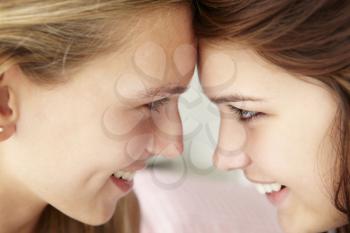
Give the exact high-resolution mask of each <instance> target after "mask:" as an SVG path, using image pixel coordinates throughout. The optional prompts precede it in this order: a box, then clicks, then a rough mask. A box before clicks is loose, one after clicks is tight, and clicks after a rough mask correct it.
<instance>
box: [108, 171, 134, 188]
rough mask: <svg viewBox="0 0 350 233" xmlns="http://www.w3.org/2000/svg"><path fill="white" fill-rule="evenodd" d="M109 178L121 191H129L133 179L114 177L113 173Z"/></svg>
mask: <svg viewBox="0 0 350 233" xmlns="http://www.w3.org/2000/svg"><path fill="white" fill-rule="evenodd" d="M111 180H112V182H113V183H114V184H115V185H116V186H117V188H119V189H120V190H121V191H123V192H129V191H130V190H131V189H132V188H133V186H134V181H133V180H126V179H121V178H118V177H115V176H114V175H112V176H111Z"/></svg>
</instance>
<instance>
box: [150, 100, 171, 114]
mask: <svg viewBox="0 0 350 233" xmlns="http://www.w3.org/2000/svg"><path fill="white" fill-rule="evenodd" d="M169 101H170V99H169V98H163V99H160V100H157V101H154V102H151V103H149V104H146V107H147V108H148V109H149V110H150V111H156V112H159V109H160V107H162V106H163V105H165V104H166V103H168V102H169Z"/></svg>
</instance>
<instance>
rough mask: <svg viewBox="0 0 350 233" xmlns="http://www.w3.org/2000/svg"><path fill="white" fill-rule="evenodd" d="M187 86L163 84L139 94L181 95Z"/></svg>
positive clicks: (152, 95) (143, 95)
mask: <svg viewBox="0 0 350 233" xmlns="http://www.w3.org/2000/svg"><path fill="white" fill-rule="evenodd" d="M187 89H188V88H187V87H184V86H162V87H156V88H150V89H148V90H145V91H143V92H142V93H140V94H139V96H140V97H143V98H147V97H154V96H158V95H180V94H182V93H184V92H185V91H187Z"/></svg>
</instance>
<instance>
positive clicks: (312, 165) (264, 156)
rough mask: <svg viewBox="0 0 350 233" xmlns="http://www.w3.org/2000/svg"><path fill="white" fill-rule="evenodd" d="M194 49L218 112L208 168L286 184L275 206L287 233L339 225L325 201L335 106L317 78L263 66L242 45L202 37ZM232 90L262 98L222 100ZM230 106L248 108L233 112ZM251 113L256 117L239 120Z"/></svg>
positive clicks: (328, 194) (327, 199)
mask: <svg viewBox="0 0 350 233" xmlns="http://www.w3.org/2000/svg"><path fill="white" fill-rule="evenodd" d="M199 47H200V52H199V57H200V59H199V60H200V62H199V63H200V65H199V72H200V81H201V84H202V86H203V89H204V91H205V93H206V95H207V96H208V98H210V99H211V100H212V101H213V102H214V103H216V104H217V106H218V108H219V110H220V113H221V124H220V130H219V139H218V144H217V148H216V150H215V154H214V163H215V165H216V166H217V167H218V168H219V169H222V170H233V169H242V170H243V171H244V174H245V176H246V178H247V179H249V180H250V181H252V182H254V183H274V182H277V183H280V184H282V185H285V186H287V189H288V195H287V197H286V199H284V201H283V202H282V203H280V204H278V205H277V206H276V208H277V213H278V220H279V223H280V225H281V227H282V229H283V231H284V232H286V233H315V232H322V231H326V230H329V229H332V228H335V227H338V226H341V225H344V224H345V223H346V220H345V217H344V216H343V215H341V214H340V213H339V212H338V211H337V210H336V208H335V207H334V206H333V204H332V202H333V201H332V200H333V197H332V191H331V190H333V186H332V180H333V178H334V174H333V169H334V162H335V161H334V158H335V157H336V153H335V150H334V147H333V146H332V139H334V138H332V136H331V135H332V133H331V126H332V125H333V124H332V123H333V120H334V119H335V116H336V111H337V106H338V104H337V101H336V99H335V98H334V97H333V95H332V94H331V93H330V91H329V90H327V89H326V87H325V86H323V84H322V83H321V82H320V81H317V80H315V79H312V78H310V77H305V76H303V77H297V76H295V75H292V74H289V73H287V72H286V71H284V70H282V69H280V68H278V67H276V66H275V65H272V64H270V63H268V62H267V61H265V60H263V59H262V57H260V56H259V55H257V54H256V53H255V52H254V51H253V50H252V49H250V48H249V47H247V46H243V45H241V44H235V43H230V44H228V43H225V42H220V41H207V40H201V41H200V45H199ZM223 84H224V85H223ZM236 94H239V95H240V96H249V97H257V98H259V99H261V100H260V101H248V100H247V99H243V100H242V99H238V100H236V101H234V100H233V99H231V98H226V97H227V96H232V95H236ZM223 97H225V98H223ZM320 103H322V104H320ZM230 106H233V107H236V108H240V109H243V110H245V111H249V113H245V114H243V115H239V113H236V112H234V111H232V110H231V109H232V108H231V107H230ZM241 113H242V112H241ZM257 113H260V114H262V115H260V116H259V117H256V118H253V119H252V120H251V121H242V120H244V119H246V118H249V117H251V116H253V115H255V114H257Z"/></svg>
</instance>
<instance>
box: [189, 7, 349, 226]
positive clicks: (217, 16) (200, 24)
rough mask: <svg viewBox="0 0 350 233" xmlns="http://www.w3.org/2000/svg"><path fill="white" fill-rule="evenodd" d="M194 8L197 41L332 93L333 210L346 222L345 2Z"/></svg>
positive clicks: (347, 143)
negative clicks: (248, 56) (233, 46)
mask: <svg viewBox="0 0 350 233" xmlns="http://www.w3.org/2000/svg"><path fill="white" fill-rule="evenodd" d="M195 5H196V8H197V9H196V16H195V18H196V19H195V21H194V24H195V31H196V33H197V35H198V36H199V37H202V38H205V39H208V40H211V39H213V40H220V41H228V42H239V43H243V44H245V45H248V46H250V47H252V48H254V50H255V51H256V52H257V53H258V54H259V55H261V56H262V57H263V58H264V59H266V60H267V61H269V62H271V63H272V64H275V65H277V66H279V67H281V68H283V69H284V70H286V71H288V72H290V73H293V74H296V75H302V76H309V77H312V78H315V79H317V80H320V81H322V82H323V83H324V84H326V85H327V87H329V88H330V90H332V92H333V93H334V95H335V96H336V97H337V99H338V100H339V110H338V115H337V119H336V122H335V124H334V125H335V126H336V127H335V129H337V136H338V137H337V138H338V139H339V141H337V142H335V145H337V147H338V148H337V149H338V154H339V156H338V158H337V162H336V166H337V167H338V169H337V171H338V174H335V177H338V178H339V180H337V182H334V186H335V187H334V189H335V192H334V195H333V196H334V205H335V206H336V208H337V209H338V210H340V211H341V212H343V213H344V214H346V215H347V218H348V221H350V185H349V181H350V159H349V152H350V151H349V146H350V145H349V144H350V141H349V140H350V124H349V113H350V106H349V105H350V1H343V0H308V1H303V0H279V1H276V0H195ZM338 231H339V232H350V227H349V225H347V226H344V227H342V228H341V229H338Z"/></svg>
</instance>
